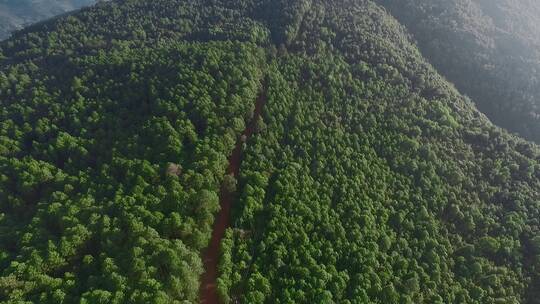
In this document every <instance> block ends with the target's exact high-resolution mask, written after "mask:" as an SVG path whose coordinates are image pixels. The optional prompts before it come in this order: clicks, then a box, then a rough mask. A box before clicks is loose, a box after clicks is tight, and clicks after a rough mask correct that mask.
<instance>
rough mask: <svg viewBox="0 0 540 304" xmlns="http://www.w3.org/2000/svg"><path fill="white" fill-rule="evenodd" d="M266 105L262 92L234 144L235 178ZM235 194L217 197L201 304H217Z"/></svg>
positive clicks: (232, 169)
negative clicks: (222, 251) (222, 248)
mask: <svg viewBox="0 0 540 304" xmlns="http://www.w3.org/2000/svg"><path fill="white" fill-rule="evenodd" d="M265 103H266V95H265V92H264V90H263V92H262V93H261V94H260V95H259V97H258V98H257V100H256V102H255V111H254V113H253V118H252V119H251V121H250V122H249V124H248V125H247V127H246V129H245V130H244V132H243V133H242V136H241V137H240V138H239V139H238V141H237V142H236V147H235V148H234V150H233V152H232V154H231V156H230V157H229V167H228V168H227V173H226V174H230V175H233V176H234V177H235V178H236V177H237V176H238V172H239V171H240V164H241V162H242V144H243V143H244V140H242V139H245V140H247V139H249V138H250V137H251V136H252V135H253V133H254V132H255V127H256V124H257V120H258V119H259V117H260V116H261V113H262V110H263V107H264V104H265ZM235 196H236V193H231V192H229V191H227V190H226V189H224V187H223V186H222V187H221V193H220V197H219V204H220V206H221V209H220V211H219V213H218V214H217V217H216V219H215V222H214V230H213V231H212V238H211V239H210V244H209V246H208V248H207V249H206V251H205V252H204V255H203V264H204V269H205V272H204V274H203V276H202V279H201V287H200V303H201V304H217V303H219V302H220V301H219V298H218V294H217V278H218V276H219V272H218V263H219V257H220V248H219V247H220V244H221V240H222V239H223V237H224V236H225V230H227V228H229V227H230V224H231V209H232V204H233V202H234V199H235Z"/></svg>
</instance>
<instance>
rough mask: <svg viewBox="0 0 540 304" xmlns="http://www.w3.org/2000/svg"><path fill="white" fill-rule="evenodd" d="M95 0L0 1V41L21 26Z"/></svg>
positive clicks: (89, 3)
mask: <svg viewBox="0 0 540 304" xmlns="http://www.w3.org/2000/svg"><path fill="white" fill-rule="evenodd" d="M93 3H95V0H40V1H30V0H2V1H0V40H3V39H5V38H7V37H9V35H10V34H11V33H12V32H14V31H15V30H19V29H21V28H22V27H23V26H25V25H28V24H31V23H35V22H38V21H41V20H43V19H47V18H50V17H52V16H56V15H60V14H63V13H65V12H69V11H72V10H75V9H78V8H81V7H83V6H88V5H91V4H93Z"/></svg>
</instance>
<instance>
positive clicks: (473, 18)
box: [375, 0, 540, 143]
mask: <svg viewBox="0 0 540 304" xmlns="http://www.w3.org/2000/svg"><path fill="white" fill-rule="evenodd" d="M375 2H377V3H380V4H381V5H383V6H385V7H386V8H387V9H388V10H389V11H390V12H391V13H392V14H393V15H394V16H395V17H396V18H397V19H398V20H399V21H400V22H402V23H403V24H404V25H405V26H406V27H407V29H408V30H409V31H410V32H411V33H412V34H413V35H414V37H415V39H416V40H418V44H419V48H420V49H421V51H422V53H423V54H425V56H426V57H427V58H428V59H429V60H430V61H431V62H432V63H433V64H434V65H435V67H436V68H437V69H438V70H439V71H440V72H441V73H442V74H444V75H445V76H446V77H448V79H450V80H451V81H452V82H453V83H455V84H456V86H457V87H458V88H459V89H460V90H461V91H462V92H463V93H465V94H467V95H469V96H471V97H472V99H473V100H474V101H475V102H476V104H477V105H478V107H479V109H480V110H481V111H482V112H483V113H485V114H486V115H487V116H488V117H489V118H490V119H491V120H492V121H493V122H494V123H495V124H497V125H499V126H502V127H504V128H507V129H508V130H510V131H512V132H517V133H518V134H520V135H521V136H523V137H525V138H527V139H530V140H533V141H536V142H537V143H539V142H540V111H539V109H540V89H539V88H540V85H539V79H540V77H539V76H540V75H539V73H540V72H539V67H540V66H539V64H538V62H539V60H540V54H539V53H538V47H537V46H538V44H539V42H540V35H539V34H538V33H540V4H539V2H537V1H515V0H494V1H474V0H460V1H458V0H450V1H448V0H431V1H424V0H376V1H375Z"/></svg>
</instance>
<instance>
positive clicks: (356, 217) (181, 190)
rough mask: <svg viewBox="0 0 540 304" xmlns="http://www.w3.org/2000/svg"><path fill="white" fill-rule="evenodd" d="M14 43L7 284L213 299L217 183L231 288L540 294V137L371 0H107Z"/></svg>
mask: <svg viewBox="0 0 540 304" xmlns="http://www.w3.org/2000/svg"><path fill="white" fill-rule="evenodd" d="M0 54H2V56H3V59H0V60H1V61H0V105H1V107H0V301H2V302H8V303H9V302H12V303H25V302H36V303H62V302H63V303H74V302H75V303H77V302H79V303H101V302H106V303H195V302H197V294H198V290H199V277H200V275H201V274H202V272H203V261H201V252H202V251H203V249H204V248H205V247H206V246H207V245H208V241H209V239H210V236H211V229H212V227H213V222H214V215H215V213H216V212H218V210H219V209H220V208H219V206H220V205H219V193H220V186H221V185H225V187H226V188H227V190H228V191H229V192H234V191H233V190H236V193H237V194H238V200H237V201H236V202H234V210H233V215H232V216H233V218H232V219H231V222H232V223H233V227H231V228H230V229H228V230H227V232H226V235H225V238H224V239H223V240H222V242H221V260H220V264H219V267H220V278H219V279H218V282H217V283H218V293H219V296H220V297H221V299H222V300H223V301H224V302H225V303H235V302H236V301H240V302H243V303H516V302H522V303H533V301H534V299H535V298H536V296H535V293H536V290H535V287H536V286H538V285H537V284H536V283H538V282H539V279H538V278H539V277H540V276H539V269H540V267H539V266H538V265H539V264H538V261H539V260H540V259H538V253H537V249H538V248H537V247H538V246H537V245H538V244H537V243H538V242H537V238H538V233H539V231H540V227H539V226H540V222H539V218H540V213H539V212H540V205H539V204H540V179H539V178H540V165H539V161H540V151H539V149H538V147H537V146H535V145H533V144H530V143H527V142H525V141H523V140H520V139H517V138H515V137H513V136H511V135H509V134H507V133H505V132H504V131H502V130H501V129H498V128H496V127H494V126H493V125H492V124H491V123H490V122H489V121H487V120H486V119H484V118H483V116H482V115H481V114H480V113H479V112H478V111H477V109H476V108H475V107H474V105H473V104H472V102H471V100H469V99H467V98H465V97H463V96H461V95H460V94H459V93H458V92H457V91H456V90H455V89H453V87H452V85H451V84H449V83H448V82H446V81H445V80H444V79H443V78H442V77H440V76H439V75H438V74H437V73H436V72H435V70H434V69H433V68H432V67H431V66H430V65H429V64H428V63H427V62H426V61H425V60H424V59H423V58H422V57H421V55H420V52H419V51H418V49H417V48H416V46H415V45H414V44H413V43H412V42H411V40H410V39H408V36H407V34H406V33H405V32H404V30H403V27H401V26H400V24H399V23H398V22H397V21H396V20H394V19H393V18H392V17H391V16H390V15H388V14H387V13H386V12H385V10H384V9H383V8H382V7H380V6H378V5H376V4H375V3H374V2H372V1H368V0H332V1H321V0H311V1H305V0H299V1H277V2H276V1H266V0H249V1H248V0H234V1H221V0H213V1H202V0H201V1H199V0H194V1H179V0H178V1H177V0H153V1H150V0H137V1H134V0H118V1H112V2H103V3H100V4H98V5H96V6H95V7H93V8H91V9H87V10H83V11H80V12H78V13H76V14H73V15H69V16H64V17H61V18H58V19H55V20H51V21H47V22H44V23H42V24H40V25H36V26H33V27H30V28H27V29H25V30H23V31H21V32H19V33H17V34H16V35H15V37H13V38H11V39H9V40H7V41H4V42H1V43H0ZM261 88H263V93H264V94H263V95H264V96H265V98H266V106H265V108H264V111H263V115H262V118H261V119H259V120H258V121H256V122H255V131H256V132H255V135H254V136H253V137H251V138H250V139H249V140H248V138H247V137H242V136H241V134H242V131H243V129H244V128H245V127H246V122H247V121H249V120H250V119H251V118H252V117H253V113H254V101H255V99H256V97H257V96H258V94H259V91H260V90H261ZM238 139H239V140H240V141H241V142H242V144H243V149H244V155H243V158H242V166H241V168H240V174H239V177H238V181H237V180H236V179H235V178H233V177H232V176H229V175H226V174H225V172H226V168H227V165H228V164H227V159H228V157H229V155H230V153H231V151H232V149H233V148H234V145H235V141H236V140H238ZM531 299H532V300H531Z"/></svg>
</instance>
